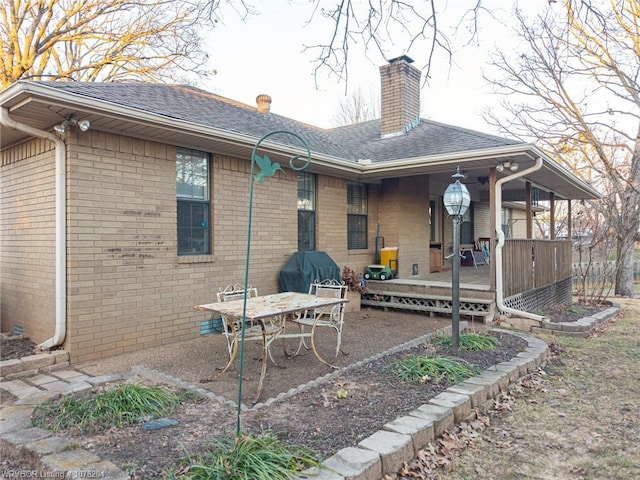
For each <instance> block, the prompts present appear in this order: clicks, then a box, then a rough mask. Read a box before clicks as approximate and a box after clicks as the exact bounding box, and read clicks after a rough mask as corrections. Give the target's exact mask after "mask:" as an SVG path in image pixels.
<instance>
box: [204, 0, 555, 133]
mask: <svg viewBox="0 0 640 480" xmlns="http://www.w3.org/2000/svg"><path fill="white" fill-rule="evenodd" d="M438 3H439V5H446V2H444V1H441V2H438ZM450 3H451V4H452V5H453V6H450V7H449V10H448V11H447V12H445V13H444V14H442V16H441V22H445V20H450V19H454V20H450V21H449V22H448V23H449V25H446V26H445V27H443V28H446V31H447V33H449V36H450V37H451V38H452V36H453V33H452V32H453V27H455V23H456V21H457V19H459V18H460V15H461V12H464V11H465V10H466V8H468V5H470V4H472V3H475V2H469V1H465V0H456V1H455V4H454V3H453V1H451V2H450ZM514 3H515V2H513V1H509V0H485V1H484V4H485V5H486V6H487V7H489V8H492V9H493V10H494V11H495V12H497V14H498V15H500V16H501V17H502V18H509V15H510V11H511V8H512V5H513V4H514ZM531 3H534V4H536V5H537V8H542V7H544V6H546V5H547V2H546V1H542V0H535V2H531V1H530V0H529V1H528V2H524V5H523V4H522V2H521V6H526V5H527V4H529V8H531V5H530V4H531ZM253 5H254V6H255V9H256V10H258V11H259V12H260V14H259V15H255V16H251V17H249V18H248V19H247V20H245V21H242V20H241V19H240V18H239V16H238V15H236V14H234V13H233V12H231V11H226V12H224V17H223V19H222V23H221V24H220V26H219V27H217V28H216V29H215V31H214V32H213V33H211V34H210V35H209V36H208V37H207V42H208V43H209V44H210V45H211V63H212V68H213V69H215V70H216V72H217V74H216V75H215V76H214V77H213V78H212V79H211V80H210V81H207V83H206V84H204V85H203V87H204V88H206V89H207V90H210V91H213V92H215V93H217V94H220V95H222V96H225V97H228V98H231V99H234V100H238V101H241V102H243V103H246V104H249V105H255V98H256V96H257V95H259V94H262V93H266V94H268V95H270V96H271V97H272V99H273V101H272V104H271V111H272V112H274V113H277V114H280V115H284V116H287V117H291V118H293V119H296V120H300V121H303V122H307V123H310V124H313V125H317V126H320V127H330V126H332V124H331V120H332V117H333V116H334V114H335V112H336V111H337V109H338V105H339V102H340V100H341V99H342V98H343V97H344V95H345V84H344V82H338V79H337V78H336V77H332V78H331V77H327V76H326V75H325V76H320V77H318V79H317V83H318V85H317V86H316V82H315V80H314V67H315V64H314V63H313V61H314V58H315V53H314V52H312V51H306V52H305V51H303V49H304V45H313V44H318V43H320V42H326V40H327V36H328V35H329V32H330V31H331V28H332V25H331V24H330V23H327V22H326V21H325V22H323V20H322V19H321V18H320V17H319V16H316V17H314V20H313V21H312V22H311V23H309V24H307V20H308V19H309V17H310V15H311V12H312V10H311V7H310V5H311V4H310V3H309V2H308V1H307V0H297V1H296V2H294V3H293V4H291V3H290V2H289V1H288V0H268V1H267V0H254V1H253ZM463 5H464V7H463ZM541 6H542V7H541ZM465 7H466V8H465ZM461 8H463V9H462V10H460V9H461ZM447 14H448V15H450V16H446V15H447ZM481 19H482V22H481V25H480V27H481V31H480V37H479V45H475V44H474V45H464V43H465V41H466V40H467V39H468V35H467V36H465V35H464V34H460V35H459V36H458V37H457V41H455V44H454V56H453V63H452V64H451V65H450V64H449V63H448V59H446V58H445V56H444V55H440V56H439V58H438V61H437V62H436V64H435V65H434V67H433V68H432V79H431V80H430V81H429V83H428V84H426V85H425V86H424V87H423V89H422V92H421V95H422V116H423V117H427V118H430V119H433V120H437V121H441V122H445V123H451V124H454V125H459V126H464V127H468V128H473V129H477V130H480V131H486V132H489V133H491V130H490V128H489V126H487V125H486V124H484V122H483V121H482V116H481V114H482V109H483V108H485V107H487V106H490V105H491V104H492V103H495V99H493V98H492V97H491V96H490V95H489V89H488V87H487V86H486V85H485V84H484V81H483V80H482V75H481V70H482V68H483V67H485V66H486V63H487V59H488V52H489V51H491V50H492V49H493V48H495V45H496V44H497V45H501V46H503V47H504V46H506V45H509V42H512V41H513V40H512V37H511V34H510V32H509V28H508V27H506V26H504V25H502V24H500V23H498V22H496V21H494V20H492V19H491V18H489V17H488V16H487V15H484V16H483V17H482V18H481ZM441 25H444V23H441ZM459 31H462V32H464V29H462V30H459ZM385 48H386V52H385V55H384V57H383V56H382V55H380V54H379V53H378V52H375V51H373V50H371V49H370V50H369V51H368V52H367V54H366V55H365V53H364V52H358V51H357V49H356V48H354V49H353V50H352V51H351V53H350V55H351V63H350V66H349V83H348V89H349V90H353V89H356V88H361V89H362V90H363V91H364V92H369V91H371V90H374V91H375V92H378V90H379V70H378V68H379V66H380V65H382V64H384V63H386V61H387V60H388V59H390V58H394V57H397V56H399V55H403V54H408V55H409V56H410V57H411V58H413V59H414V60H415V63H414V65H416V66H418V67H419V68H420V67H421V66H422V65H423V64H424V61H425V58H426V54H425V48H426V47H425V46H419V47H418V48H416V49H415V50H412V51H410V52H406V50H405V49H406V46H404V45H399V44H396V45H393V44H387V45H385Z"/></svg>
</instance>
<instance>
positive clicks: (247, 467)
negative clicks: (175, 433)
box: [184, 432, 320, 480]
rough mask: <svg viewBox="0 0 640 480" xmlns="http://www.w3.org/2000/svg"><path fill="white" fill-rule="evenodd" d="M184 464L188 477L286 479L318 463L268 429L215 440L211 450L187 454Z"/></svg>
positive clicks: (307, 452)
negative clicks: (251, 434) (263, 431)
mask: <svg viewBox="0 0 640 480" xmlns="http://www.w3.org/2000/svg"><path fill="white" fill-rule="evenodd" d="M184 463H186V464H187V465H188V469H187V470H188V472H187V474H186V478H188V479H190V480H245V479H246V480H286V479H291V478H294V476H296V475H297V474H298V473H299V472H300V471H302V470H305V469H307V468H310V467H319V466H320V464H319V461H318V459H317V458H316V456H315V455H314V454H313V453H312V452H311V451H310V450H308V449H306V448H304V447H298V446H286V445H283V444H282V443H280V442H279V441H278V440H277V438H276V437H275V435H273V434H272V433H269V432H266V433H263V434H262V435H261V436H259V437H255V438H254V437H249V436H245V435H242V436H238V437H236V438H232V439H227V440H218V441H216V442H215V443H214V449H213V450H212V451H208V452H205V453H203V454H200V455H198V456H194V457H188V458H187V459H185V461H184Z"/></svg>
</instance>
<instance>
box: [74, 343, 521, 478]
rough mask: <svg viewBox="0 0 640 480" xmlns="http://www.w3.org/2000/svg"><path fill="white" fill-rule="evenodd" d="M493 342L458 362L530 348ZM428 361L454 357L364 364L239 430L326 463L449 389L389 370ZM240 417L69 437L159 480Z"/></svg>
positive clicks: (218, 410)
mask: <svg viewBox="0 0 640 480" xmlns="http://www.w3.org/2000/svg"><path fill="white" fill-rule="evenodd" d="M492 335H494V336H495V337H496V338H497V339H498V340H499V341H500V346H499V348H497V349H496V350H493V351H489V352H464V351H460V352H459V354H458V355H457V356H458V358H461V359H463V360H465V361H467V362H469V363H470V364H471V365H475V366H477V367H479V368H480V369H486V368H488V367H490V366H492V365H495V364H496V363H499V362H502V361H505V360H509V359H511V358H513V357H515V356H516V355H517V353H518V352H520V351H522V350H523V349H524V348H525V347H526V342H525V341H524V340H522V339H520V338H519V337H517V336H515V335H510V334H504V333H499V332H495V333H492ZM425 354H429V355H431V356H450V355H451V352H450V351H447V350H444V349H440V348H435V347H433V346H432V345H431V344H423V345H419V346H416V347H413V348H411V349H410V350H406V351H403V352H400V353H395V354H391V355H389V356H385V357H382V358H379V359H377V360H374V361H371V362H367V363H365V364H362V365H361V366H359V367H356V368H352V369H350V370H348V371H345V372H344V373H343V374H341V375H339V376H337V377H335V378H333V379H332V380H331V381H328V382H327V383H323V384H320V385H318V386H315V387H313V388H310V389H308V390H305V391H303V392H300V393H298V394H296V395H293V396H290V397H287V398H285V399H283V400H280V401H276V402H275V403H273V404H272V405H271V406H269V407H262V408H257V409H250V410H246V411H243V412H242V415H241V419H242V422H241V424H242V431H243V432H244V433H246V434H251V435H257V434H259V433H260V432H262V431H265V430H271V431H273V432H275V433H276V434H277V436H278V437H279V438H280V439H281V441H283V442H284V443H288V444H295V445H303V446H306V447H308V448H310V449H312V450H313V451H315V452H317V453H318V455H319V456H320V458H327V457H329V456H331V455H333V454H334V453H335V452H337V451H338V450H340V449H342V448H345V447H350V446H355V445H357V444H358V442H360V441H361V440H362V439H364V438H366V437H368V436H370V435H371V434H373V433H375V432H376V431H378V430H380V429H382V427H383V425H384V424H385V423H387V422H389V421H392V420H394V419H396V418H398V417H400V416H403V415H406V414H407V413H408V412H410V411H412V410H414V409H415V408H417V407H418V406H420V405H422V404H424V403H426V402H428V400H429V399H430V398H432V397H433V396H435V395H438V394H439V393H441V392H442V391H444V390H445V389H446V388H448V387H449V386H450V385H449V384H448V383H447V382H442V383H439V384H433V383H431V382H425V383H420V382H417V383H409V382H402V381H400V380H399V379H397V378H395V377H394V376H393V375H392V374H391V373H389V372H387V371H385V369H384V367H385V366H386V365H388V364H389V363H390V362H392V361H394V360H397V359H400V358H403V357H405V356H407V355H425ZM140 380H141V379H137V381H140ZM142 381H146V382H148V379H146V380H142ZM338 392H340V395H339V394H338ZM236 414H237V410H236V409H235V408H232V407H230V406H225V405H221V404H220V403H218V402H215V401H213V400H208V399H204V401H202V402H199V403H198V402H185V403H183V404H182V405H181V406H180V407H179V408H178V409H177V410H176V411H174V412H173V413H172V414H171V415H169V418H171V419H174V420H177V421H178V422H179V423H178V425H177V426H174V427H170V428H166V429H162V430H157V431H145V430H143V429H142V428H141V427H140V426H132V427H125V428H122V429H113V430H111V431H109V432H105V433H102V434H97V435H84V436H82V435H77V434H76V435H73V434H71V433H67V434H66V435H71V436H72V439H73V440H74V441H76V442H78V443H79V444H81V445H82V446H83V448H86V449H88V450H90V451H92V452H94V453H95V454H97V455H99V456H100V457H101V458H103V459H105V460H110V461H112V462H113V463H115V464H116V465H118V466H119V467H120V468H122V469H123V470H126V471H129V472H130V474H131V478H134V479H140V480H143V479H144V480H147V479H157V478H162V472H166V471H168V470H170V469H176V468H177V467H178V462H179V459H181V458H184V457H185V454H186V452H189V453H192V454H193V453H195V452H199V451H202V450H203V449H205V448H211V442H213V441H214V440H216V439H220V438H225V437H229V436H231V435H233V434H234V433H235V429H236ZM63 435H64V434H63Z"/></svg>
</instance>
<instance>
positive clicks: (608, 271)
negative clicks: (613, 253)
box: [572, 260, 640, 290]
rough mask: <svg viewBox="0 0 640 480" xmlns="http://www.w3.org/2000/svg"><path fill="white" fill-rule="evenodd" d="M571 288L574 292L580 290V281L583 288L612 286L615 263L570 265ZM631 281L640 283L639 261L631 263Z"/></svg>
mask: <svg viewBox="0 0 640 480" xmlns="http://www.w3.org/2000/svg"><path fill="white" fill-rule="evenodd" d="M572 273H573V288H574V290H582V281H583V279H584V282H585V285H584V286H585V288H587V290H590V289H592V288H596V287H601V286H602V285H603V282H604V284H605V285H606V284H612V283H613V282H614V281H615V276H616V262H614V261H606V262H604V261H603V262H591V263H586V262H585V263H574V264H573V265H572ZM633 281H634V282H640V260H634V262H633Z"/></svg>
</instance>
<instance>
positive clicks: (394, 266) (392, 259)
mask: <svg viewBox="0 0 640 480" xmlns="http://www.w3.org/2000/svg"><path fill="white" fill-rule="evenodd" d="M380 265H386V266H388V267H389V268H390V269H391V271H392V272H393V274H394V275H396V274H397V273H398V247H383V248H381V249H380Z"/></svg>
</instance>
